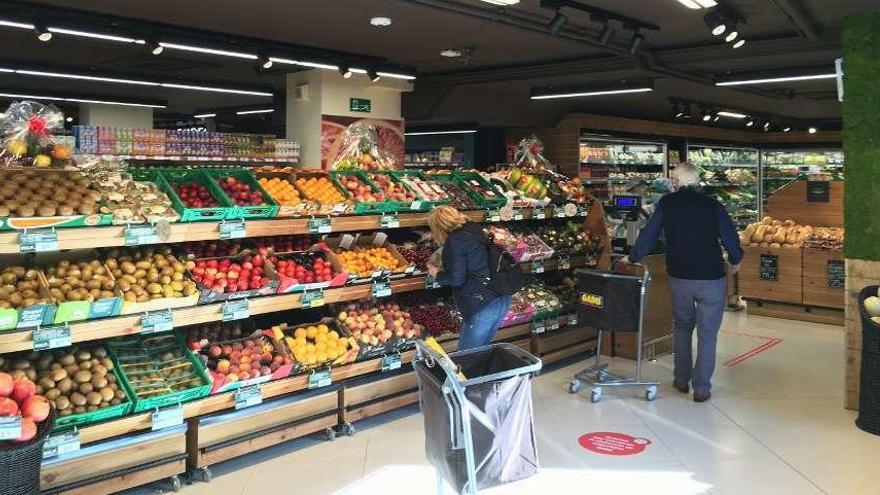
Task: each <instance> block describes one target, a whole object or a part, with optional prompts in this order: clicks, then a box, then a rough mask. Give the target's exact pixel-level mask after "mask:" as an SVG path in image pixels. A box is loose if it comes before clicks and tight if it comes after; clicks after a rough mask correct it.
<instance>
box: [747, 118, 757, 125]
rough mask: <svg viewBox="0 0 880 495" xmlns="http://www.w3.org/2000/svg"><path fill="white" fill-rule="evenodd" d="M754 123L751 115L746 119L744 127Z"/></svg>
mask: <svg viewBox="0 0 880 495" xmlns="http://www.w3.org/2000/svg"><path fill="white" fill-rule="evenodd" d="M754 125H755V119H753V118H752V117H749V118H748V120H746V127H753V126H754Z"/></svg>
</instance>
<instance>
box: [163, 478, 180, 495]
mask: <svg viewBox="0 0 880 495" xmlns="http://www.w3.org/2000/svg"><path fill="white" fill-rule="evenodd" d="M181 488H183V483H181V482H180V476H178V475H176V474H175V475H174V476H172V477H170V478H168V479H167V480H166V481H165V482H163V483H162V485H161V488H159V493H167V492H179V491H180V489H181Z"/></svg>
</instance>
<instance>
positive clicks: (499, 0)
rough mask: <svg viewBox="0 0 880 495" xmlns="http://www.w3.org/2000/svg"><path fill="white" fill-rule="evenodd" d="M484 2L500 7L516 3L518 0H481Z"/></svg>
mask: <svg viewBox="0 0 880 495" xmlns="http://www.w3.org/2000/svg"><path fill="white" fill-rule="evenodd" d="M483 1H484V2H486V3H491V4H492V5H501V6H502V7H509V6H511V5H516V4H518V3H519V0H483Z"/></svg>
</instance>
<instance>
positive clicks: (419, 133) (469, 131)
mask: <svg viewBox="0 0 880 495" xmlns="http://www.w3.org/2000/svg"><path fill="white" fill-rule="evenodd" d="M476 132H477V130H476V129H462V130H457V131H416V132H404V133H403V135H404V136H434V135H439V134H474V133H476Z"/></svg>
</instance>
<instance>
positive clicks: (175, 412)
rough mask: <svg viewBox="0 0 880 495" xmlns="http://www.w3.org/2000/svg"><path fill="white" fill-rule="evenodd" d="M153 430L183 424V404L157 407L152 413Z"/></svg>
mask: <svg viewBox="0 0 880 495" xmlns="http://www.w3.org/2000/svg"><path fill="white" fill-rule="evenodd" d="M151 418H152V423H153V425H152V429H153V431H158V430H164V429H165V428H171V427H174V426H177V425H182V424H183V406H181V405H176V406H171V407H166V408H165V409H157V410H156V411H155V412H154V413H153V414H152V415H151Z"/></svg>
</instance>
